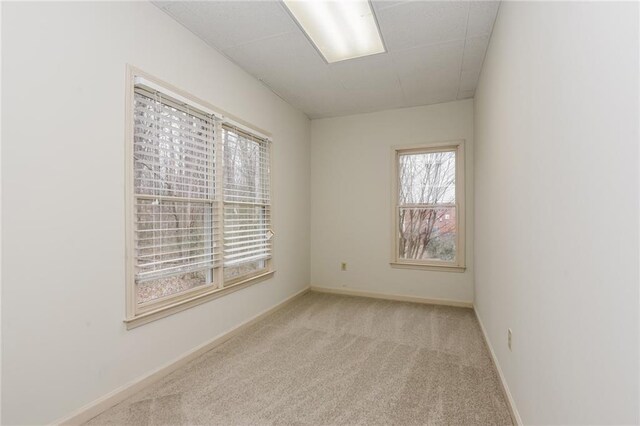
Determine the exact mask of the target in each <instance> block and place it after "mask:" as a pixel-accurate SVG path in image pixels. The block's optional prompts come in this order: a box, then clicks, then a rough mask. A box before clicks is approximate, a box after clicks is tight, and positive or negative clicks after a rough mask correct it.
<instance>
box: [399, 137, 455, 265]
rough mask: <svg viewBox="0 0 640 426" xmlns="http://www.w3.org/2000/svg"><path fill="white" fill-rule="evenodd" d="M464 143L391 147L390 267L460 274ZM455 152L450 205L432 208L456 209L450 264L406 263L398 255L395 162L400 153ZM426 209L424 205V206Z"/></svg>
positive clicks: (450, 142) (435, 261)
mask: <svg viewBox="0 0 640 426" xmlns="http://www.w3.org/2000/svg"><path fill="white" fill-rule="evenodd" d="M464 144H465V141H464V140H455V141H444V142H432V143H424V144H419V145H409V146H394V147H392V148H391V176H392V178H391V262H390V265H391V267H393V268H403V269H423V270H431V271H448V272H464V271H465V270H466V264H465V253H466V245H465V233H466V230H465V157H464ZM443 151H455V153H456V187H455V191H456V197H455V202H454V203H451V204H435V205H433V207H436V206H437V207H455V208H456V233H457V235H456V240H457V241H456V259H455V261H452V262H446V261H437V260H413V259H411V260H407V259H401V258H400V257H399V255H398V251H399V250H398V249H399V247H398V242H399V231H398V226H399V223H398V220H399V209H400V205H399V188H400V182H399V180H400V176H399V167H398V164H399V159H400V155H402V154H412V153H413V154H421V153H430V152H443ZM425 206H427V205H425Z"/></svg>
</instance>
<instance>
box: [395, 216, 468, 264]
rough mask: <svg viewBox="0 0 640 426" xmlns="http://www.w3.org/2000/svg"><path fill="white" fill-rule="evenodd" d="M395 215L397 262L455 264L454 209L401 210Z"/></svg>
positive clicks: (455, 233) (455, 234)
mask: <svg viewBox="0 0 640 426" xmlns="http://www.w3.org/2000/svg"><path fill="white" fill-rule="evenodd" d="M398 214H399V221H398V223H399V230H398V231H399V240H398V256H399V258H400V259H404V260H435V261H444V262H453V261H455V259H456V237H457V230H456V208H455V207H438V208H429V207H418V208H403V207H401V208H400V209H399V213H398Z"/></svg>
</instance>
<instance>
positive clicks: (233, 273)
mask: <svg viewBox="0 0 640 426" xmlns="http://www.w3.org/2000/svg"><path fill="white" fill-rule="evenodd" d="M265 267H266V264H265V261H264V260H258V261H256V262H248V263H243V264H242V265H238V266H232V267H227V268H224V281H225V283H227V282H229V281H231V280H234V279H236V278H240V277H243V276H245V275H250V274H254V273H256V272H258V271H260V270H261V269H264V268H265ZM225 285H226V284H225Z"/></svg>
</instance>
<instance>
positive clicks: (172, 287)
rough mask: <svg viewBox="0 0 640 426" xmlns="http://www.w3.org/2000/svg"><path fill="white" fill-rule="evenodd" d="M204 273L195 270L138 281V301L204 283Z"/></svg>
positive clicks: (174, 292)
mask: <svg viewBox="0 0 640 426" xmlns="http://www.w3.org/2000/svg"><path fill="white" fill-rule="evenodd" d="M206 274H207V272H206V271H197V272H191V273H188V274H183V275H176V276H173V277H167V278H159V279H157V280H153V281H146V282H143V283H138V284H137V289H138V303H144V302H149V301H151V300H156V299H159V298H161V297H165V296H171V295H174V294H178V293H181V292H183V291H186V290H190V289H192V288H195V287H198V286H200V285H204V284H205V283H206V281H207V279H206Z"/></svg>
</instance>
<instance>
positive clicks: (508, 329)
mask: <svg viewBox="0 0 640 426" xmlns="http://www.w3.org/2000/svg"><path fill="white" fill-rule="evenodd" d="M512 334H513V333H512V331H511V329H510V328H507V346H509V350H511V337H512Z"/></svg>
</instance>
